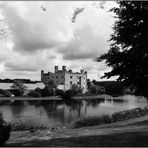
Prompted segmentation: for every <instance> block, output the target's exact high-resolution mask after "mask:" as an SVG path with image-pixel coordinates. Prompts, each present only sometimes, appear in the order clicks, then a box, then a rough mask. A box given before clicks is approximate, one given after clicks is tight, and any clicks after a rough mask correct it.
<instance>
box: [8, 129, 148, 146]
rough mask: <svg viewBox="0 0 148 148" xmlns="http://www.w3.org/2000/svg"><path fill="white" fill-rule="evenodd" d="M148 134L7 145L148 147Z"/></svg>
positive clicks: (62, 139)
mask: <svg viewBox="0 0 148 148" xmlns="http://www.w3.org/2000/svg"><path fill="white" fill-rule="evenodd" d="M147 137H148V132H147V131H145V132H136V133H135V132H134V131H133V132H123V133H115V134H108V135H99V136H98V135H95V136H80V137H69V138H55V139H51V140H32V141H22V142H20V143H10V144H6V146H7V147H9V146H17V147H18V146H27V147H28V146H30V147H32V146H33V147H36V146H38V147H40V146H41V147H47V146H48V147H52V146H60V147H67V146H68V147H94V146H96V147H98V146H101V147H103V146H105V147H108V146H109V147H112V146H113V147H116V146H118V147H119V146H122V147H123V146H124V147H127V146H136V147H137V146H138V147H141V146H148V140H147Z"/></svg>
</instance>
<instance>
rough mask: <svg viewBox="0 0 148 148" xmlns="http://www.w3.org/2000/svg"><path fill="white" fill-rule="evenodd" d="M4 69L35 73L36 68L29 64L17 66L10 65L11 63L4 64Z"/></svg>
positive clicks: (15, 64)
mask: <svg viewBox="0 0 148 148" xmlns="http://www.w3.org/2000/svg"><path fill="white" fill-rule="evenodd" d="M4 66H5V68H6V69H7V70H13V71H37V70H38V67H37V66H35V67H34V66H31V65H29V64H27V63H26V64H19V63H12V62H6V63H5V64H4Z"/></svg>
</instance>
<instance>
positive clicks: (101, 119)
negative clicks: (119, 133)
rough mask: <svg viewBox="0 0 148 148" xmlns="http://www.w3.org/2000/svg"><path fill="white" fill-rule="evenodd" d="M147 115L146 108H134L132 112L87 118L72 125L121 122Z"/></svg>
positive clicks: (147, 108) (147, 110) (77, 126)
mask: <svg viewBox="0 0 148 148" xmlns="http://www.w3.org/2000/svg"><path fill="white" fill-rule="evenodd" d="M147 114H148V106H146V107H144V108H135V109H132V110H126V111H121V112H117V113H113V114H112V116H109V115H102V116H98V117H87V118H84V119H80V120H78V121H76V122H75V123H74V128H80V127H83V126H94V125H100V124H106V123H112V122H117V121H123V120H127V119H132V118H135V117H140V116H143V115H147Z"/></svg>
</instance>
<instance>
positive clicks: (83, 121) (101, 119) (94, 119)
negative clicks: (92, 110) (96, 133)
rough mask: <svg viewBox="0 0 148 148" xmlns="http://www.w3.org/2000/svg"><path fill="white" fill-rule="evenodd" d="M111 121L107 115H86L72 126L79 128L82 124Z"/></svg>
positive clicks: (90, 124) (98, 123)
mask: <svg viewBox="0 0 148 148" xmlns="http://www.w3.org/2000/svg"><path fill="white" fill-rule="evenodd" d="M106 123H111V117H110V116H109V115H101V116H98V117H97V116H95V117H87V118H84V119H80V120H78V121H76V122H75V123H74V128H79V127H83V126H95V125H100V124H106Z"/></svg>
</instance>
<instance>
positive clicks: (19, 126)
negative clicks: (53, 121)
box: [9, 120, 47, 131]
mask: <svg viewBox="0 0 148 148" xmlns="http://www.w3.org/2000/svg"><path fill="white" fill-rule="evenodd" d="M9 124H10V125H11V127H12V131H27V130H38V129H39V130H41V129H47V127H45V126H43V125H41V126H33V125H29V124H27V123H26V122H25V121H23V120H18V121H11V122H10V123H9Z"/></svg>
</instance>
